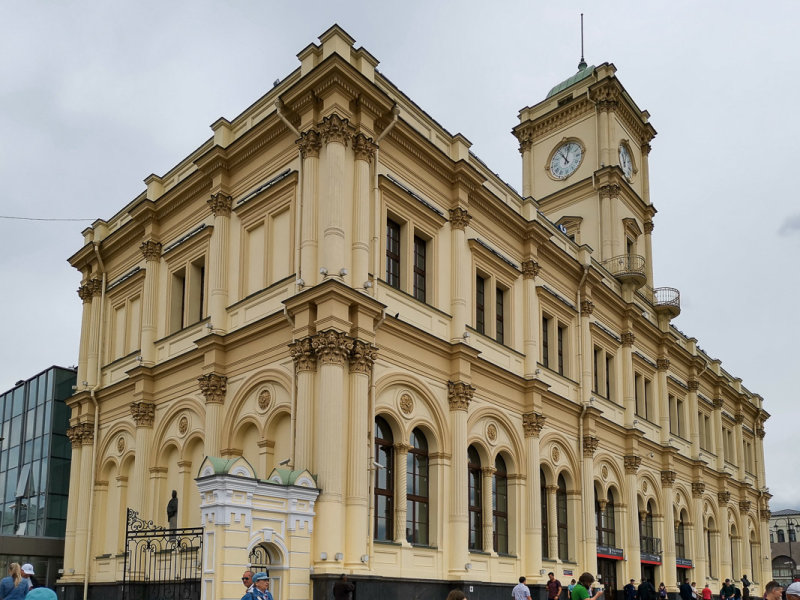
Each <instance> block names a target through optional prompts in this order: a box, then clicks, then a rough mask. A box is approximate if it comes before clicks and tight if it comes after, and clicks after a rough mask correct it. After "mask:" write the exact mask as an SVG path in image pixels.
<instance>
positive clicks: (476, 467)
mask: <svg viewBox="0 0 800 600" xmlns="http://www.w3.org/2000/svg"><path fill="white" fill-rule="evenodd" d="M467 469H468V487H469V496H468V502H469V549H470V550H483V535H482V530H483V519H482V518H481V517H482V515H481V512H482V510H483V494H481V457H480V456H478V451H477V450H475V447H474V446H470V447H469V449H468V450H467Z"/></svg>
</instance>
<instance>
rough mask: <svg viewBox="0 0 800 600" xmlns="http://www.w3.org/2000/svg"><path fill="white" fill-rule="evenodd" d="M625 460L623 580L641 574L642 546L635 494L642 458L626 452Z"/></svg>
mask: <svg viewBox="0 0 800 600" xmlns="http://www.w3.org/2000/svg"><path fill="white" fill-rule="evenodd" d="M623 460H624V462H625V496H626V499H625V503H626V504H627V505H628V512H627V513H626V517H627V521H628V523H627V525H628V531H629V533H628V539H627V540H626V544H625V555H626V558H627V560H626V561H625V563H624V568H625V581H629V580H631V579H636V580H637V581H638V580H639V579H640V578H641V576H642V554H641V553H642V547H641V542H640V535H641V531H640V528H641V525H640V523H641V521H640V520H639V498H638V494H637V490H638V486H637V478H636V473H637V472H638V471H639V467H640V466H641V465H642V459H641V457H639V456H636V455H635V454H626V455H625V456H624V458H623Z"/></svg>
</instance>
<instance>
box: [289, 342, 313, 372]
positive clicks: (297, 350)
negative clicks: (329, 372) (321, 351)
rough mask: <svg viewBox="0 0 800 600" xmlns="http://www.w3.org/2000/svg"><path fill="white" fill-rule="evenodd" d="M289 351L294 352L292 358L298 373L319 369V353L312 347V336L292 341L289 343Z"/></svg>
mask: <svg viewBox="0 0 800 600" xmlns="http://www.w3.org/2000/svg"><path fill="white" fill-rule="evenodd" d="M289 351H290V352H291V353H292V360H294V365H295V369H297V372H298V373H300V372H301V371H316V370H317V355H316V354H314V348H312V347H311V338H310V337H307V338H303V339H301V340H297V341H296V342H292V343H291V344H289Z"/></svg>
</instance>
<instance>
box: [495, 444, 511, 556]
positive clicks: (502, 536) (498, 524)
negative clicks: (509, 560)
mask: <svg viewBox="0 0 800 600" xmlns="http://www.w3.org/2000/svg"><path fill="white" fill-rule="evenodd" d="M501 463H502V468H501V466H500V465H501ZM494 468H495V471H494V475H493V476H492V548H493V549H494V551H495V552H497V553H498V554H508V551H509V548H510V543H509V536H508V513H509V510H508V508H509V504H508V503H509V495H508V468H507V466H506V461H505V459H504V458H503V457H502V456H501V455H499V454H498V455H497V457H496V458H495V460H494ZM501 488H502V490H503V492H502V494H501ZM501 498H504V502H503V505H504V506H505V510H504V511H503V510H500V508H499V507H500V506H501V503H500V500H501ZM503 540H505V544H504V545H503V544H502V543H501V542H502V541H503Z"/></svg>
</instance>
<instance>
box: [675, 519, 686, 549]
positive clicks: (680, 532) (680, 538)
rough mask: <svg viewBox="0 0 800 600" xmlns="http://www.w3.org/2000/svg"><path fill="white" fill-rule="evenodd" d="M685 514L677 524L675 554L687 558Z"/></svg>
mask: <svg viewBox="0 0 800 600" xmlns="http://www.w3.org/2000/svg"><path fill="white" fill-rule="evenodd" d="M683 515H684V513H683V512H681V518H680V520H678V522H677V524H676V525H675V556H677V557H678V558H687V555H686V526H685V525H684V524H683Z"/></svg>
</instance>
